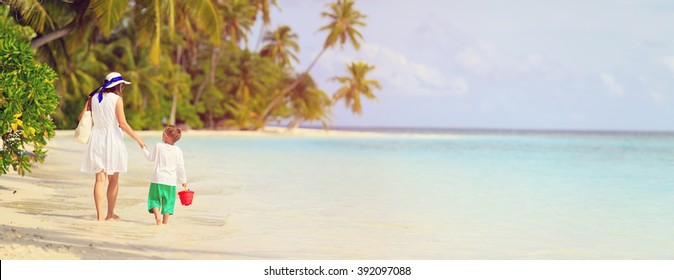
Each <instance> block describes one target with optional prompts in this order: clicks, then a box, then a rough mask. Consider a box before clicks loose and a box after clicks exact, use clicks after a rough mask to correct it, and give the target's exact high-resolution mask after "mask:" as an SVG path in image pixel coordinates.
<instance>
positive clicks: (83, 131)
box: [75, 111, 94, 144]
mask: <svg viewBox="0 0 674 280" xmlns="http://www.w3.org/2000/svg"><path fill="white" fill-rule="evenodd" d="M92 126H94V120H93V119H92V118H91V111H85V112H84V115H82V119H80V123H79V124H77V128H75V141H77V142H79V143H82V144H86V143H89V138H91V127H92Z"/></svg>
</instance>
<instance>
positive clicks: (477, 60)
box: [456, 47, 493, 75]
mask: <svg viewBox="0 0 674 280" xmlns="http://www.w3.org/2000/svg"><path fill="white" fill-rule="evenodd" d="M456 60H457V62H458V63H459V65H460V66H462V67H464V68H466V69H467V70H468V71H470V72H472V73H473V74H477V75H486V74H489V73H490V72H491V71H492V69H493V65H492V64H491V63H490V62H489V61H487V59H486V58H485V57H483V56H482V54H481V53H480V52H478V51H477V50H475V49H473V48H471V47H468V48H466V49H464V50H463V51H461V52H460V53H459V54H457V55H456Z"/></svg>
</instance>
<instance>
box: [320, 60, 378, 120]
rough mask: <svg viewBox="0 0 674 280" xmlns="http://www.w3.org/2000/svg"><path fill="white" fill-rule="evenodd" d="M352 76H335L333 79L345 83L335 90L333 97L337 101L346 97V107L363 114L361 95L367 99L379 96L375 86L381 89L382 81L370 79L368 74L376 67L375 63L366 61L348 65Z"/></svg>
mask: <svg viewBox="0 0 674 280" xmlns="http://www.w3.org/2000/svg"><path fill="white" fill-rule="evenodd" d="M347 68H348V70H349V74H351V75H350V76H342V77H334V78H332V80H335V81H338V82H340V83H342V84H343V86H342V87H341V88H339V89H338V90H337V92H335V94H334V95H333V97H332V99H333V101H334V102H335V103H336V102H337V101H339V100H341V99H344V104H345V105H346V107H349V108H351V111H352V112H353V113H355V114H358V115H360V114H362V113H363V107H362V105H361V100H362V98H361V95H362V96H365V97H366V98H367V99H371V100H374V99H376V98H377V97H376V96H375V95H374V92H373V88H376V89H381V88H382V87H381V83H379V81H377V80H368V79H366V77H365V76H366V75H367V73H368V72H370V71H372V70H373V69H374V66H373V65H369V64H367V63H365V62H352V63H351V65H348V66H347Z"/></svg>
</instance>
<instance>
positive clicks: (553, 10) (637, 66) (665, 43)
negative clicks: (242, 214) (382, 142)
mask: <svg viewBox="0 0 674 280" xmlns="http://www.w3.org/2000/svg"><path fill="white" fill-rule="evenodd" d="M330 2H331V1H327V0H311V1H310V0H279V1H278V3H279V6H280V10H279V9H278V8H273V9H272V24H271V27H272V28H276V27H278V26H280V25H289V26H291V28H292V29H293V31H294V32H295V33H297V35H298V36H299V40H298V41H299V44H300V47H301V50H300V53H299V54H298V57H299V59H300V64H299V66H298V67H297V69H305V68H306V67H307V66H308V65H309V63H311V61H312V60H313V59H314V58H315V57H316V55H317V54H318V52H319V51H320V50H321V48H322V45H323V42H324V41H325V38H326V35H327V34H326V33H325V32H318V29H319V28H320V27H321V26H323V25H325V24H327V23H328V19H327V18H322V17H321V12H323V11H327V10H328V7H327V4H328V3H330ZM355 8H356V9H358V10H359V11H361V12H362V13H364V14H366V15H367V18H366V19H365V22H366V24H367V26H366V27H364V28H360V31H361V33H362V34H363V37H364V40H363V42H362V46H361V49H360V50H359V51H356V50H354V49H353V47H352V46H351V45H346V46H345V47H344V48H340V47H336V48H334V49H330V50H329V51H328V52H326V53H325V54H324V55H323V56H322V57H321V58H320V60H319V62H318V63H317V65H316V66H315V67H314V68H313V69H312V71H311V75H312V76H313V77H314V78H315V80H316V81H317V82H318V83H319V85H320V87H321V88H322V89H324V90H326V91H327V92H328V93H329V94H330V95H332V93H334V92H335V91H336V90H337V88H338V87H339V84H337V83H336V82H333V81H330V78H331V77H334V76H342V75H346V74H347V68H346V65H347V64H348V63H350V62H353V61H365V62H367V63H369V64H373V65H375V67H376V68H375V70H373V71H372V72H371V76H370V77H371V78H373V79H377V80H379V81H380V82H381V83H382V85H383V89H382V90H379V91H376V92H375V94H376V95H377V97H378V98H377V100H376V101H370V100H366V101H364V102H363V114H362V115H361V116H356V115H353V114H352V113H351V111H350V110H348V109H347V108H346V107H345V106H344V104H337V105H335V107H334V109H333V115H332V121H333V124H332V125H333V126H342V127H425V128H482V129H552V130H637V131H674V110H673V109H674V81H673V78H674V2H671V1H655V0H653V1H651V0H643V1H620V0H617V1H605V0H595V1H577V0H567V1H560V0H548V1H533V0H509V1H505V0H502V1H497V0H491V1H490V0H472V1H454V0H416V1H407V0H405V1H403V0H360V1H356V4H355ZM253 29H254V30H258V29H259V26H255V27H254V28H253ZM251 38H252V39H250V41H252V43H249V44H251V45H254V42H255V40H256V38H257V37H256V36H251Z"/></svg>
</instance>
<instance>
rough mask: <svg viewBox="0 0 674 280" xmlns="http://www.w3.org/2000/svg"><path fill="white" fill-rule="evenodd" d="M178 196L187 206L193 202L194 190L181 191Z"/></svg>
mask: <svg viewBox="0 0 674 280" xmlns="http://www.w3.org/2000/svg"><path fill="white" fill-rule="evenodd" d="M178 196H179V197H180V203H182V204H183V205H185V206H188V205H190V204H192V198H193V197H194V192H193V191H191V190H186V191H179V192H178Z"/></svg>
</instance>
